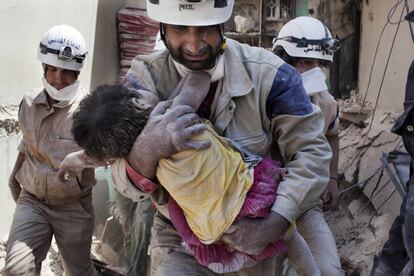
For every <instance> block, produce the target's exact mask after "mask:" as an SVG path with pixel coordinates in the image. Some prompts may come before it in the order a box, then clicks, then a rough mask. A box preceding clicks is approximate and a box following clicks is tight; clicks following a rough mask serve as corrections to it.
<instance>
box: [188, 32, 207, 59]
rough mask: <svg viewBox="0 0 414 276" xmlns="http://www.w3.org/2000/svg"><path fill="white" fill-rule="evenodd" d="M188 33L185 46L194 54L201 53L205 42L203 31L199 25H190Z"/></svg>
mask: <svg viewBox="0 0 414 276" xmlns="http://www.w3.org/2000/svg"><path fill="white" fill-rule="evenodd" d="M187 35H188V36H187V43H186V46H185V48H186V49H187V51H189V52H190V53H192V54H199V53H200V50H201V49H202V48H203V47H204V44H205V42H204V35H203V32H201V31H200V29H199V28H197V27H190V28H189V32H188V34H187Z"/></svg>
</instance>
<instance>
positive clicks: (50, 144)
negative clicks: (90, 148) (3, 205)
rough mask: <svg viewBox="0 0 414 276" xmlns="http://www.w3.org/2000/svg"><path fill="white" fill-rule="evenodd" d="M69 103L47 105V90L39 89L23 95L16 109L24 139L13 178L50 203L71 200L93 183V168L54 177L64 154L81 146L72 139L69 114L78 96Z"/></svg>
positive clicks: (90, 187) (55, 203) (83, 93)
mask: <svg viewBox="0 0 414 276" xmlns="http://www.w3.org/2000/svg"><path fill="white" fill-rule="evenodd" d="M85 95H86V92H85V91H84V90H81V93H80V95H79V96H78V97H77V98H76V99H75V100H74V101H73V102H72V103H66V104H65V103H63V102H60V103H56V104H53V105H52V106H50V105H49V103H48V101H47V97H46V92H45V91H44V90H42V89H38V90H35V91H32V92H30V93H29V94H27V95H25V96H24V97H23V100H22V102H21V105H20V110H19V124H20V128H21V130H22V133H23V139H22V141H21V143H20V145H19V151H20V152H22V153H24V155H25V161H24V162H23V164H22V167H21V168H20V170H19V171H18V172H17V175H16V179H17V181H18V182H19V184H20V185H21V186H22V187H23V189H24V190H26V191H27V192H29V193H30V194H32V195H34V196H36V197H37V198H38V199H40V200H41V201H42V202H44V203H46V204H50V205H61V204H66V203H70V202H73V201H75V200H78V199H80V198H81V197H84V196H86V195H89V194H90V193H91V190H92V187H93V185H94V184H95V175H94V170H93V169H84V170H82V172H81V173H80V174H79V175H77V176H76V177H75V176H72V177H70V178H69V182H68V183H62V182H60V181H59V179H58V178H57V169H58V167H59V164H60V163H61V161H62V160H63V159H64V158H65V156H66V155H67V154H69V153H71V152H74V151H78V150H80V149H81V148H80V147H79V146H78V145H77V144H76V142H75V140H74V139H73V136H72V132H71V128H72V114H73V112H74V111H75V110H76V108H77V107H78V104H79V102H80V100H81V99H82V98H83V97H84V96H85Z"/></svg>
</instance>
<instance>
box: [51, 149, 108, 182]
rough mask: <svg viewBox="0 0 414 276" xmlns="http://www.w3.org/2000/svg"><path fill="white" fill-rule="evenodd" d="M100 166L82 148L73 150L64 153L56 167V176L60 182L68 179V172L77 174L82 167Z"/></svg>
mask: <svg viewBox="0 0 414 276" xmlns="http://www.w3.org/2000/svg"><path fill="white" fill-rule="evenodd" d="M99 166H102V164H100V163H99V162H96V161H95V160H93V159H92V158H90V157H88V156H87V155H86V154H85V152H84V151H83V150H80V151H75V152H72V153H69V154H68V155H66V157H65V159H63V161H62V162H61V163H60V165H59V169H58V178H59V180H60V181H62V182H66V181H67V180H68V174H78V173H80V172H81V171H82V170H83V169H84V168H95V167H99Z"/></svg>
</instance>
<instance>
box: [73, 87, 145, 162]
mask: <svg viewBox="0 0 414 276" xmlns="http://www.w3.org/2000/svg"><path fill="white" fill-rule="evenodd" d="M138 100H139V95H138V93H137V92H135V91H133V90H129V89H127V88H124V87H122V86H119V85H103V86H100V87H98V88H97V89H96V90H94V91H93V92H92V93H91V94H89V95H88V96H86V97H85V98H84V99H83V100H82V101H81V102H80V104H79V107H78V110H77V111H76V112H75V114H74V115H73V125H72V133H73V136H74V138H75V141H76V142H77V143H78V145H79V146H80V147H81V148H83V149H84V150H85V153H86V154H87V155H89V156H90V157H92V158H95V159H97V160H98V161H107V160H110V159H114V158H125V157H127V156H128V154H129V152H130V150H131V148H132V146H133V144H134V142H135V139H136V138H137V136H138V135H139V134H140V133H141V131H142V129H143V128H144V126H145V124H146V122H147V119H148V115H149V111H145V110H142V109H139V108H138V106H139V104H137V102H138Z"/></svg>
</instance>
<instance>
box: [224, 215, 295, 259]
mask: <svg viewBox="0 0 414 276" xmlns="http://www.w3.org/2000/svg"><path fill="white" fill-rule="evenodd" d="M289 225H290V223H289V222H288V221H287V220H286V219H285V218H284V217H282V216H281V215H279V214H278V213H276V212H273V211H271V212H270V214H269V216H268V217H266V218H243V219H241V220H239V221H237V222H235V223H234V224H233V225H232V226H230V228H229V229H228V230H227V231H226V233H225V234H223V236H222V237H221V240H222V241H224V242H225V243H227V244H229V245H230V246H231V247H233V248H234V249H236V250H238V251H241V252H245V253H247V254H250V255H258V254H260V253H262V252H263V250H264V249H265V248H266V246H268V245H269V243H271V242H273V241H275V240H277V239H278V238H282V235H283V234H284V233H285V232H286V230H287V229H288V227H289Z"/></svg>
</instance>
